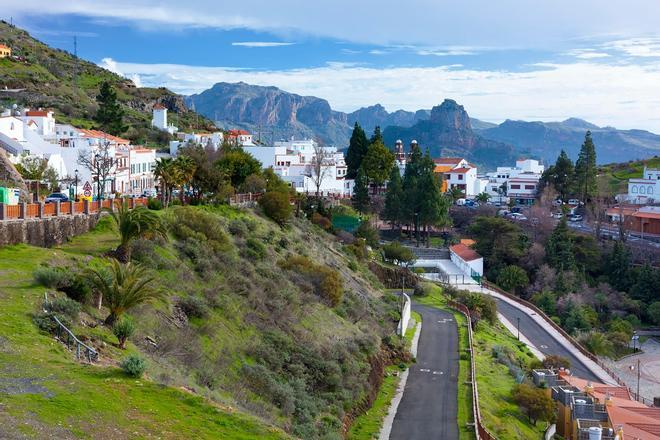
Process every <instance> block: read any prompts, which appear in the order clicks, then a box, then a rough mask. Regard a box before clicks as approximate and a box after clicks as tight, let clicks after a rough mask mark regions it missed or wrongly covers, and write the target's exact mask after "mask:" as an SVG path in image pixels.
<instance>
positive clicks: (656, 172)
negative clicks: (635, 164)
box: [627, 167, 660, 205]
mask: <svg viewBox="0 0 660 440" xmlns="http://www.w3.org/2000/svg"><path fill="white" fill-rule="evenodd" d="M627 200H628V201H629V202H632V203H635V204H639V205H645V204H647V203H653V202H655V201H656V200H660V169H657V168H646V167H644V174H643V176H642V178H641V179H628V195H627Z"/></svg>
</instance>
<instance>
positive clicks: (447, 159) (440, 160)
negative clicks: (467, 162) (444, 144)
mask: <svg viewBox="0 0 660 440" xmlns="http://www.w3.org/2000/svg"><path fill="white" fill-rule="evenodd" d="M462 160H463V158H462V157H439V158H437V159H433V162H435V163H438V164H445V163H450V164H458V163H460V162H461V161H462Z"/></svg>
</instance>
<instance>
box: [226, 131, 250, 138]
mask: <svg viewBox="0 0 660 440" xmlns="http://www.w3.org/2000/svg"><path fill="white" fill-rule="evenodd" d="M228 135H229V136H234V137H235V136H250V132H248V131H245V130H229V132H228Z"/></svg>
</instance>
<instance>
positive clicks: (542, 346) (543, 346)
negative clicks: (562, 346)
mask: <svg viewBox="0 0 660 440" xmlns="http://www.w3.org/2000/svg"><path fill="white" fill-rule="evenodd" d="M539 347H541V348H548V346H547V345H540V346H539Z"/></svg>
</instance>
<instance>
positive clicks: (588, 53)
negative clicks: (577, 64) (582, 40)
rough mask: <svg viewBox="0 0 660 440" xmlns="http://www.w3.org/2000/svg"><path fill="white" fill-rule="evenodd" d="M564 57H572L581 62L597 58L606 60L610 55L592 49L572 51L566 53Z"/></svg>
mask: <svg viewBox="0 0 660 440" xmlns="http://www.w3.org/2000/svg"><path fill="white" fill-rule="evenodd" d="M566 55H568V56H572V57H575V58H578V59H581V60H591V59H598V58H608V57H610V54H609V53H607V52H598V51H596V50H594V49H573V50H570V51H568V52H566Z"/></svg>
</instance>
